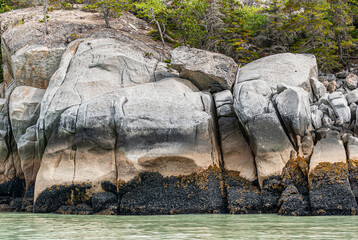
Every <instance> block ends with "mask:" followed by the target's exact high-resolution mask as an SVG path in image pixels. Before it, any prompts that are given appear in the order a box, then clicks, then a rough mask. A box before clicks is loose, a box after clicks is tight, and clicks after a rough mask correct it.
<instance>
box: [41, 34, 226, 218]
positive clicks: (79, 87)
mask: <svg viewBox="0 0 358 240" xmlns="http://www.w3.org/2000/svg"><path fill="white" fill-rule="evenodd" d="M131 43H132V42H127V45H126V42H117V41H116V40H114V39H94V40H85V41H82V42H81V43H80V42H75V43H73V44H72V45H70V46H69V48H68V51H67V52H66V53H65V55H64V57H63V59H62V64H61V66H60V68H59V70H58V71H57V72H56V74H55V75H54V76H53V79H52V80H51V85H50V86H49V88H48V89H47V91H46V94H45V96H44V100H43V102H42V106H41V114H40V119H39V122H38V128H39V133H40V134H41V133H44V135H42V136H40V138H41V137H42V138H43V140H41V141H42V142H43V143H45V144H46V148H45V151H44V155H43V157H42V163H41V168H40V171H39V173H38V175H37V180H36V187H35V199H36V203H35V211H39V212H46V211H53V208H54V207H53V206H52V205H53V204H52V205H51V206H46V204H47V203H48V202H47V201H46V199H47V198H51V197H53V196H55V195H53V194H52V195H51V194H50V192H49V190H48V189H51V187H52V186H54V185H62V186H66V185H67V186H77V185H78V186H87V187H85V189H87V190H86V192H88V191H94V192H101V191H105V189H103V188H102V187H101V184H102V183H103V182H110V183H112V184H113V185H114V186H117V183H121V184H122V185H123V186H122V187H120V190H121V189H122V188H123V189H126V190H121V191H124V192H122V194H121V196H122V195H123V196H122V197H123V199H126V196H127V195H128V194H138V193H143V190H139V189H140V188H139V186H138V187H135V188H134V187H133V183H132V182H131V180H133V181H136V180H135V177H137V176H138V175H139V174H140V173H145V172H156V171H158V172H159V174H161V176H163V177H170V176H173V177H175V176H176V177H179V176H182V175H183V176H185V175H191V174H196V173H199V172H200V171H203V170H206V169H208V168H209V167H210V166H212V167H216V168H218V167H219V162H220V158H219V154H218V150H217V143H216V137H215V127H214V126H215V123H214V117H213V113H214V112H213V111H214V110H215V109H214V107H213V106H214V105H213V101H212V98H211V96H210V94H208V93H207V94H205V93H201V92H199V91H198V90H197V88H196V87H195V86H194V85H192V83H190V82H189V81H187V80H182V79H164V80H163V81H159V82H154V81H156V80H158V79H155V70H156V69H155V66H156V63H157V62H158V61H157V60H155V58H154V57H153V58H146V57H145V51H140V47H141V46H140V45H131ZM134 46H135V51H134ZM143 47H144V46H143ZM131 50H132V52H131ZM101 54H102V55H101ZM153 55H154V54H153ZM93 56H95V57H94V58H93ZM79 72H80V73H81V74H79ZM150 82H154V83H150ZM104 83H105V84H104ZM52 84H53V85H52ZM64 98H65V99H67V101H63V99H64ZM92 99H93V100H92ZM55 126H58V127H55ZM45 144H44V145H45ZM88 176H91V177H90V178H89V177H88ZM219 177H220V176H216V175H215V176H210V178H213V179H216V181H214V180H213V181H214V183H213V184H214V185H215V184H216V187H217V190H218V192H219V193H220V196H221V192H220V190H219V189H220V188H219V180H218V179H219ZM208 178H209V177H208ZM159 179H161V178H159ZM159 179H158V178H157V177H155V179H154V180H153V181H156V180H158V181H159ZM178 179H180V177H179V178H178ZM149 180H150V179H149ZM150 181H151V180H150ZM210 181H212V180H210ZM164 182H165V181H164ZM126 183H129V184H130V185H128V186H127V185H126ZM158 184H159V183H158ZM163 184H164V183H160V184H159V185H160V186H163ZM168 184H169V183H168ZM129 186H132V187H129ZM149 187H150V186H148V188H149ZM157 187H159V186H157ZM212 187H213V185H212V184H211V185H210V188H209V190H208V192H207V193H206V192H205V191H206V188H204V189H203V191H204V193H203V194H204V195H205V194H209V193H210V192H211V193H212V190H211V188H212ZM89 189H90V190H89ZM157 190H159V189H157ZM157 190H156V191H157ZM66 191H67V190H66ZM127 191H129V192H127ZM168 191H169V190H168ZM154 192H155V191H153V192H149V193H147V194H148V195H150V194H154ZM165 193H166V191H165V190H163V194H165ZM187 194H188V193H187V192H183V193H182V196H181V197H183V199H185V198H187ZM194 194H200V191H199V193H194ZM87 195H88V194H87ZM205 196H206V197H203V198H204V199H206V198H208V196H209V195H205ZM138 197H139V196H138ZM147 197H148V198H150V196H147ZM218 199H222V198H221V197H218ZM138 200H139V199H138ZM144 200H148V199H147V198H145V199H144ZM123 201H124V200H123ZM132 201H136V199H135V198H134V199H132ZM169 201H173V200H171V198H169ZM58 204H61V205H64V204H65V201H63V202H59V203H58ZM130 204H141V203H140V202H137V203H136V202H135V203H131V202H124V203H121V209H122V210H120V211H121V212H124V213H125V212H127V211H129V210H126V209H131V208H132V207H133V206H131V205H130ZM162 204H164V203H162ZM167 204H169V203H167ZM202 204H204V203H202ZM206 204H208V203H206ZM222 204H223V203H222V201H221V202H220V201H219V202H217V203H215V205H214V206H207V205H205V206H207V208H204V210H203V211H214V210H216V209H217V210H218V211H221V210H220V208H221V206H222ZM160 206H162V207H163V206H166V205H165V204H164V205H160V204H159V203H158V206H157V208H155V204H154V205H153V207H154V208H155V209H159V208H160ZM58 207H60V206H58ZM136 207H140V206H138V205H136ZM155 209H146V210H143V211H144V213H147V214H149V213H152V211H154V212H153V213H158V212H157V210H155ZM177 210H178V211H181V210H183V209H177ZM168 211H169V210H168V209H165V211H164V212H163V213H165V212H168ZM183 211H184V212H188V211H185V210H183Z"/></svg>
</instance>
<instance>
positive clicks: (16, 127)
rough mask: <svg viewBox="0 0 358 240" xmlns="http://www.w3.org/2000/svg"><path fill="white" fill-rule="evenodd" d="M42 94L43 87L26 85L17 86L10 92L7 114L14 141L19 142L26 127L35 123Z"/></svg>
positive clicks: (43, 91)
mask: <svg viewBox="0 0 358 240" xmlns="http://www.w3.org/2000/svg"><path fill="white" fill-rule="evenodd" d="M44 94H45V90H43V89H39V88H33V87H27V86H20V87H17V88H15V89H14V91H13V92H12V94H11V96H10V102H9V116H10V121H11V127H12V133H13V136H14V138H15V141H16V142H19V140H20V138H21V136H22V135H23V134H25V132H26V129H27V128H28V127H30V126H32V125H35V124H36V122H37V119H38V117H39V114H40V107H41V101H42V97H43V95H44Z"/></svg>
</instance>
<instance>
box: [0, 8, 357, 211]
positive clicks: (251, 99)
mask: <svg viewBox="0 0 358 240" xmlns="http://www.w3.org/2000/svg"><path fill="white" fill-rule="evenodd" d="M30 12H31V8H30V9H29V10H26V9H25V10H18V11H14V12H10V13H7V14H4V15H1V16H0V21H1V33H2V40H3V42H2V44H3V46H2V49H3V56H4V63H5V65H4V66H3V67H4V68H3V69H4V78H5V83H4V85H2V86H0V96H1V97H4V98H1V99H0V211H26V212H32V211H35V212H53V213H62V214H108V215H109V214H112V215H115V214H122V215H128V214H136V215H142V214H180V213H232V214H239V213H279V214H282V215H295V216H296V215H300V216H302V215H323V214H326V215H330V214H356V209H357V199H358V163H357V162H358V160H357V159H358V153H357V149H358V148H357V146H358V140H357V134H358V123H357V104H358V94H357V92H356V87H357V81H356V80H357V78H356V76H355V75H353V74H350V73H348V72H347V71H345V72H342V73H339V74H336V75H333V74H329V75H324V74H320V75H319V76H318V71H317V63H316V61H315V58H314V57H313V56H311V55H300V54H279V55H274V56H269V57H266V58H263V59H259V60H257V61H255V62H252V63H250V64H247V65H246V66H243V67H242V68H241V69H240V71H238V66H237V64H236V63H235V62H234V61H233V60H232V59H231V58H229V57H226V56H223V55H221V54H217V53H211V52H208V51H203V50H199V49H192V48H188V47H179V48H176V49H174V50H172V51H171V59H168V58H169V57H170V55H169V54H168V52H169V50H171V49H170V47H167V48H162V46H161V45H160V43H159V44H158V43H156V42H154V41H153V40H152V39H150V37H149V36H147V35H146V33H148V32H149V30H150V27H149V26H148V25H147V24H146V23H145V22H143V21H142V20H139V19H136V18H135V17H134V16H133V15H131V14H129V13H124V14H123V16H122V17H121V18H120V19H119V20H110V24H111V26H112V28H111V29H108V28H104V27H103V26H104V21H103V19H102V18H101V17H100V15H99V14H97V13H90V12H82V11H78V10H74V11H62V10H61V11H57V10H55V11H53V12H51V13H50V34H49V35H45V34H44V33H43V32H42V31H41V29H42V30H43V28H42V27H43V26H40V23H39V21H38V19H39V18H42V16H39V15H36V14H34V15H31V14H30ZM39 12H41V11H39ZM19 17H20V18H21V19H22V21H23V22H24V24H20V25H18V26H14V22H16V20H15V18H16V19H18V18H19ZM64 18H66V20H65V19H64ZM25 29H26V30H28V31H27V32H26V31H25V32H24V30H25ZM21 34H23V36H22V35H21ZM19 36H22V37H23V38H25V39H21V38H20V37H19ZM78 38H80V39H78ZM164 59H166V60H167V61H163V60H164ZM169 60H170V61H171V64H167V63H168V62H169ZM171 67H172V68H171ZM175 69H176V70H178V72H179V75H178V74H177V73H176V72H175ZM237 74H238V75H237ZM178 76H180V78H179V77H178ZM234 85H235V86H234ZM327 92H329V93H327ZM212 93H214V94H213V95H211V94H212ZM356 95H357V96H356ZM315 144H316V145H315ZM345 148H346V149H345ZM356 148H357V149H356ZM345 150H347V151H345Z"/></svg>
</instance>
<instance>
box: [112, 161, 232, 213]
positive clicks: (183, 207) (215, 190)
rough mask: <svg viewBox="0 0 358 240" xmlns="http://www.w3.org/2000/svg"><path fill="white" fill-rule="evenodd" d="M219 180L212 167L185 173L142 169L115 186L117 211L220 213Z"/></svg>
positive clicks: (219, 177) (222, 200)
mask: <svg viewBox="0 0 358 240" xmlns="http://www.w3.org/2000/svg"><path fill="white" fill-rule="evenodd" d="M220 182H221V172H220V169H219V168H217V167H214V166H211V167H209V168H208V169H206V170H203V171H200V172H196V173H192V174H190V175H186V176H183V175H181V176H170V177H164V176H163V175H161V174H160V173H159V172H142V173H140V174H139V175H138V176H137V177H135V178H134V179H133V180H131V181H130V182H128V183H126V184H124V185H122V186H121V188H120V189H119V199H120V205H119V214H121V215H153V214H185V213H224V212H225V203H224V198H223V195H222V190H221V188H220V186H221V184H220Z"/></svg>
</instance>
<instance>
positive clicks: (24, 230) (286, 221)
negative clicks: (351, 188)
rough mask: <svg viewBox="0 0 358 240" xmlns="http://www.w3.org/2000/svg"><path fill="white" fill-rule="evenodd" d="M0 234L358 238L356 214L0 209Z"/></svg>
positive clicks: (15, 236)
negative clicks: (59, 212) (160, 213)
mask: <svg viewBox="0 0 358 240" xmlns="http://www.w3.org/2000/svg"><path fill="white" fill-rule="evenodd" d="M0 239H46V240H49V239H136V240H137V239H171V240H173V239H215V240H216V239H315V240H316V239H358V217H350V216H347V217H282V216H277V215H177V216H65V215H52V214H44V215H37V214H15V213H1V214H0Z"/></svg>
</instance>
